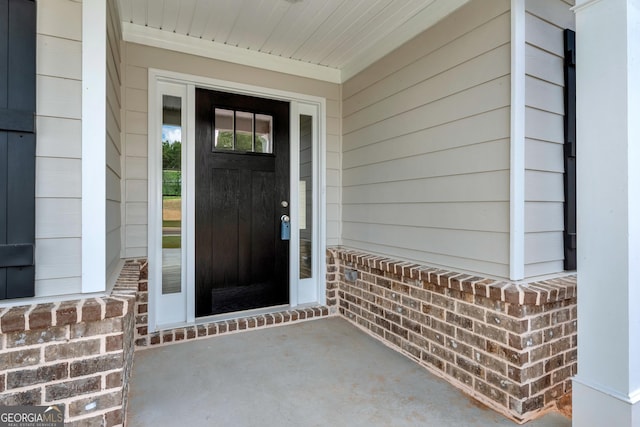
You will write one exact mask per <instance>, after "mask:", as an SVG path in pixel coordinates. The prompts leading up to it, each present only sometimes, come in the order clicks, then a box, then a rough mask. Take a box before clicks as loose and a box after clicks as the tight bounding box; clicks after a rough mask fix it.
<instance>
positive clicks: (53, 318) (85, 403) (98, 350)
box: [0, 260, 146, 426]
mask: <svg viewBox="0 0 640 427" xmlns="http://www.w3.org/2000/svg"><path fill="white" fill-rule="evenodd" d="M144 265H146V261H145V260H141V261H127V262H126V263H125V265H124V267H123V269H122V271H121V273H120V276H119V278H118V281H117V283H116V285H115V287H114V289H113V291H112V293H111V295H109V296H104V297H96V298H87V299H77V300H69V301H57V302H49V303H40V304H32V305H23V306H18V307H9V308H3V309H0V366H1V367H2V369H3V370H2V371H0V405H7V406H12V405H53V404H64V406H65V414H64V415H65V425H67V426H85V425H102V426H115V425H122V424H123V423H124V415H125V411H126V406H127V392H128V383H129V375H130V373H131V366H132V364H133V351H134V343H133V339H134V321H135V318H134V305H135V303H136V295H137V293H138V288H139V281H140V273H141V268H142V267H143V266H144Z"/></svg>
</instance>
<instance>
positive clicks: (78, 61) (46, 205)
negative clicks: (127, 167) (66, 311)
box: [35, 0, 82, 297]
mask: <svg viewBox="0 0 640 427" xmlns="http://www.w3.org/2000/svg"><path fill="white" fill-rule="evenodd" d="M36 55H37V60H36V67H37V69H36V70H37V77H36V84H37V102H36V105H37V107H36V128H37V133H36V137H37V144H36V253H35V263H36V282H35V295H36V297H43V296H49V295H59V294H69V293H76V292H80V291H81V278H80V276H81V263H82V256H81V247H82V243H81V197H82V195H81V167H82V166H81V155H82V154H81V139H82V136H81V120H80V119H81V109H82V94H81V91H82V82H81V78H82V3H79V2H76V1H70V0H47V1H39V2H38V24H37V52H36Z"/></svg>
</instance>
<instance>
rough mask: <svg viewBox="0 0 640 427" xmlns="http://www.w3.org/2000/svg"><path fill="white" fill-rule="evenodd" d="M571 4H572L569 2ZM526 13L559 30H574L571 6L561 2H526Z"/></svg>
mask: <svg viewBox="0 0 640 427" xmlns="http://www.w3.org/2000/svg"><path fill="white" fill-rule="evenodd" d="M571 3H572V2H571ZM525 5H526V6H525V7H526V9H527V11H528V12H529V13H531V14H533V15H535V16H538V17H540V18H541V19H544V20H545V21H547V22H550V23H553V24H554V25H556V26H558V27H560V28H570V29H574V28H575V16H574V13H573V11H572V10H571V4H569V3H568V2H565V1H562V0H526V3H525Z"/></svg>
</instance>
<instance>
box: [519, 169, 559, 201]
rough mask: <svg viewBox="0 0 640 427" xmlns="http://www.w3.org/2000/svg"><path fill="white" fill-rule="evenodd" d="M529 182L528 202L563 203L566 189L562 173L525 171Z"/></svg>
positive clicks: (526, 194)
mask: <svg viewBox="0 0 640 427" xmlns="http://www.w3.org/2000/svg"><path fill="white" fill-rule="evenodd" d="M525 180H526V182H527V186H526V190H525V200H526V201H538V202H563V201H564V187H563V185H564V184H563V177H562V173H554V172H542V171H532V170H527V171H525Z"/></svg>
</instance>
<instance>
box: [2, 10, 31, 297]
mask: <svg viewBox="0 0 640 427" xmlns="http://www.w3.org/2000/svg"><path fill="white" fill-rule="evenodd" d="M35 107H36V4H35V1H33V0H0V299H6V298H19V297H29V296H33V295H34V279H35V277H34V275H35V267H34V259H33V258H34V244H35V155H36V153H35V151H36V138H35V124H34V120H35Z"/></svg>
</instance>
